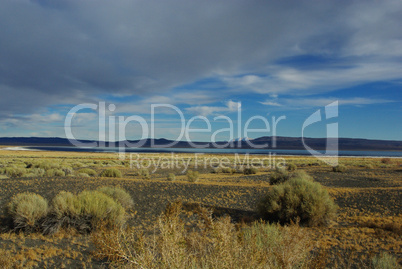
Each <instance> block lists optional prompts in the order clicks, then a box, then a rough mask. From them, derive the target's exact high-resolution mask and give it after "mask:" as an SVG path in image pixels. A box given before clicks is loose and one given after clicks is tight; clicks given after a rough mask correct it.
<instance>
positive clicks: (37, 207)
mask: <svg viewBox="0 0 402 269" xmlns="http://www.w3.org/2000/svg"><path fill="white" fill-rule="evenodd" d="M47 213H48V203H47V201H46V200H45V199H44V198H43V197H42V196H40V195H38V194H35V193H30V192H24V193H19V194H17V195H15V196H13V197H12V198H11V201H10V202H9V204H8V205H7V214H8V215H9V216H10V217H11V218H12V219H13V223H14V228H15V229H24V230H32V229H34V228H37V227H38V221H39V220H40V219H41V218H43V217H45V216H46V214H47Z"/></svg>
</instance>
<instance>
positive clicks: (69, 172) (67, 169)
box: [61, 166, 74, 176]
mask: <svg viewBox="0 0 402 269" xmlns="http://www.w3.org/2000/svg"><path fill="white" fill-rule="evenodd" d="M61 170H63V172H64V174H65V175H66V176H69V175H72V174H74V170H73V168H71V167H70V166H63V167H62V168H61Z"/></svg>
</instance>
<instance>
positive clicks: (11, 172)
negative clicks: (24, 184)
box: [4, 167, 26, 177]
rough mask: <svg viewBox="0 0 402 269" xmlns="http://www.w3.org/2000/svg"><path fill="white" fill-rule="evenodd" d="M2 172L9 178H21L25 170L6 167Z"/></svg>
mask: <svg viewBox="0 0 402 269" xmlns="http://www.w3.org/2000/svg"><path fill="white" fill-rule="evenodd" d="M4 172H5V174H6V175H7V176H9V177H23V176H24V175H25V173H26V170H25V169H24V168H12V167H6V168H5V169H4Z"/></svg>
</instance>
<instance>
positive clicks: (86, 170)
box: [78, 168, 98, 177]
mask: <svg viewBox="0 0 402 269" xmlns="http://www.w3.org/2000/svg"><path fill="white" fill-rule="evenodd" d="M78 173H80V174H87V175H88V176H92V177H95V176H97V175H98V173H96V171H95V170H93V169H91V168H81V169H79V170H78Z"/></svg>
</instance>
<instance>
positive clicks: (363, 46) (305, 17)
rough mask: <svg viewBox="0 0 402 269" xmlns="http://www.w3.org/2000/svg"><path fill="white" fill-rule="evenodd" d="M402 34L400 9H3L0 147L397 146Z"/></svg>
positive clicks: (264, 5)
mask: <svg viewBox="0 0 402 269" xmlns="http://www.w3.org/2000/svg"><path fill="white" fill-rule="evenodd" d="M401 27H402V2H401V1H325V0H324V1H250V0H247V1H246V0H244V1H238V0H231V1H229V0H227V1H188V0H186V1H170V0H168V1H128V0H114V1H110V0H93V1H82V0H71V1H62V0H60V1H51V0H32V1H28V0H3V1H2V5H1V9H0V96H1V97H0V137H27V136H40V137H66V136H67V137H68V136H69V135H68V134H67V133H66V129H69V128H70V127H71V128H70V129H69V130H70V131H71V133H70V136H71V135H72V136H73V137H74V138H78V139H100V138H104V139H106V140H111V141H114V140H119V138H123V137H124V138H126V139H141V138H146V137H155V138H168V139H176V140H199V141H210V140H215V141H221V140H225V141H226V140H230V139H233V138H238V137H246V136H247V137H250V138H256V137H260V136H271V135H278V136H292V137H300V136H302V135H303V136H307V137H326V136H327V135H328V134H327V128H326V127H327V126H328V124H331V123H336V124H337V125H338V135H339V137H350V138H368V139H384V140H402V124H401V122H402V121H401V119H402V117H401V116H402V103H401V101H402V94H401V93H402V31H401ZM333 102H337V103H336V104H338V108H337V115H336V116H335V117H332V118H328V117H327V116H326V114H325V107H326V106H327V105H329V104H331V103H333ZM156 104H159V105H157V106H155V105H156ZM102 107H105V108H106V109H105V111H104V112H102V109H101V108H102ZM74 109H75V110H74ZM317 110H319V111H320V112H319V113H320V115H321V120H320V121H317V122H315V123H314V124H311V125H308V126H304V127H305V128H303V124H304V123H305V122H306V120H307V119H308V118H309V116H310V115H312V114H313V113H315V112H316V111H317ZM102 113H105V114H104V115H105V117H102V115H103V114H102ZM66 118H67V119H69V120H66ZM66 125H68V126H67V127H68V128H66ZM103 128H105V132H103V131H102V130H103ZM197 129H198V130H197ZM246 129H247V130H246ZM250 129H253V130H250ZM183 130H184V132H183ZM245 130H246V131H247V132H245Z"/></svg>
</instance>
